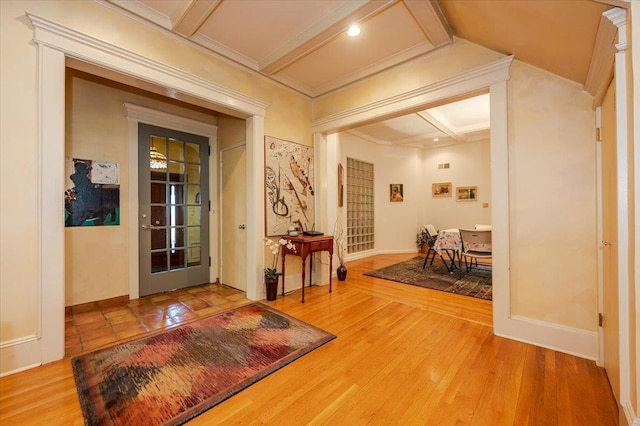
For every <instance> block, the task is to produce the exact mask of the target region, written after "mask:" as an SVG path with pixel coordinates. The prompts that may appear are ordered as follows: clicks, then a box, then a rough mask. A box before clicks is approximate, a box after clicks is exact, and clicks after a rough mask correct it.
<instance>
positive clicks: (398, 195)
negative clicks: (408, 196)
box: [389, 183, 404, 202]
mask: <svg viewBox="0 0 640 426" xmlns="http://www.w3.org/2000/svg"><path fill="white" fill-rule="evenodd" d="M389 200H390V201H392V202H402V201H404V192H403V188H402V184H401V183H392V184H391V185H389Z"/></svg>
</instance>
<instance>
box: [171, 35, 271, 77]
mask: <svg viewBox="0 0 640 426" xmlns="http://www.w3.org/2000/svg"><path fill="white" fill-rule="evenodd" d="M182 40H184V38H183V39H182ZM189 40H191V41H192V42H193V43H195V44H197V45H198V46H201V47H203V48H204V49H205V51H207V50H208V51H209V52H208V53H209V54H210V55H211V54H213V53H216V54H218V55H220V56H221V57H224V58H227V59H230V60H231V61H233V62H236V63H238V64H240V65H244V66H245V67H247V68H249V69H251V70H252V71H256V72H259V71H258V62H257V61H254V60H253V59H251V58H248V57H246V56H245V55H243V54H242V53H239V52H237V51H235V50H233V49H229V48H228V47H227V46H225V45H224V44H221V43H218V42H217V41H215V40H211V39H210V38H209V37H207V36H204V35H202V34H194V35H193V36H192V37H191V38H190V39H189Z"/></svg>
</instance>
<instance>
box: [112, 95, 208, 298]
mask: <svg viewBox="0 0 640 426" xmlns="http://www.w3.org/2000/svg"><path fill="white" fill-rule="evenodd" d="M124 108H125V111H126V115H127V121H128V122H129V164H130V165H131V166H130V170H131V168H132V165H134V164H138V124H139V123H145V124H151V125H154V126H158V127H162V128H165V129H171V130H178V131H181V132H185V133H191V134H193V135H199V136H204V137H206V138H209V146H210V147H211V155H210V156H209V199H210V200H215V199H216V198H217V195H216V191H217V187H216V186H215V184H216V182H215V179H216V176H215V170H216V169H215V167H216V166H217V162H216V152H217V149H216V147H217V143H218V141H217V130H218V126H215V125H213V124H209V123H203V122H201V121H197V120H192V119H190V118H185V117H180V116H178V115H174V114H168V113H166V112H161V111H157V110H154V109H151V108H145V107H142V106H139V105H134V104H131V103H128V102H125V103H124ZM138 207H139V205H138V174H137V173H129V298H130V299H137V298H138V297H140V262H139V253H138V252H139V248H140V241H139V234H138V229H139V227H140V223H139V222H140V216H139V208H138ZM203 207H206V206H203ZM215 213H216V212H215V209H211V211H209V255H210V256H211V265H210V266H209V282H214V280H215V278H216V275H215V271H216V270H217V266H216V265H217V259H218V253H217V251H216V249H217V244H215V242H216V241H217V239H218V233H217V226H215V225H214V224H215V223H217V219H216V214H215ZM203 261H206V259H204V260H203Z"/></svg>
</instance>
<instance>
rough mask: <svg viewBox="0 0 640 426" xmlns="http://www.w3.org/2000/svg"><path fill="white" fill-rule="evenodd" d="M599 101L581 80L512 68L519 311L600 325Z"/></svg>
mask: <svg viewBox="0 0 640 426" xmlns="http://www.w3.org/2000/svg"><path fill="white" fill-rule="evenodd" d="M591 101H592V99H591V96H590V95H589V94H588V93H586V92H585V91H583V89H582V87H580V86H579V85H578V84H576V83H573V82H570V81H568V80H565V79H563V78H560V77H557V76H555V75H553V74H550V73H548V72H546V71H542V70H540V69H538V68H534V67H532V66H528V65H525V64H523V63H521V62H514V64H513V66H512V67H511V80H510V81H509V151H510V159H509V169H510V178H509V186H510V197H511V202H510V204H511V208H510V210H511V253H510V256H511V312H512V314H514V315H520V316H524V317H528V318H533V319H537V320H541V321H545V322H550V323H556V324H562V325H566V326H570V327H575V328H579V329H584V330H593V331H595V330H596V327H597V315H596V312H597V280H596V277H597V269H596V255H597V246H596V190H595V183H596V174H595V172H596V156H595V155H596V150H595V114H594V111H593V110H592V109H591Z"/></svg>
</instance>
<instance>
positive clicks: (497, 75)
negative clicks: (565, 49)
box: [311, 56, 514, 133]
mask: <svg viewBox="0 0 640 426" xmlns="http://www.w3.org/2000/svg"><path fill="white" fill-rule="evenodd" d="M513 59H514V57H513V56H507V57H505V58H502V59H499V60H497V61H493V62H491V63H488V64H486V65H482V66H479V67H476V68H474V69H471V70H469V71H466V72H463V73H460V74H457V75H454V76H452V77H449V78H447V79H444V80H441V81H437V82H435V83H431V84H428V85H426V86H423V87H420V88H418V89H415V90H411V91H408V92H404V93H401V94H399V95H396V96H392V97H389V98H386V99H383V100H381V101H376V102H372V103H370V104H367V105H363V106H360V107H356V108H352V109H350V110H346V111H341V112H339V113H336V114H331V115H328V116H326V117H322V118H319V119H316V120H314V121H313V122H312V124H311V130H312V132H313V133H322V132H328V131H336V130H338V131H340V130H346V129H347V128H349V127H350V126H352V125H354V124H358V123H362V122H366V121H372V120H379V119H382V118H386V117H387V116H389V114H393V113H394V112H395V111H398V110H403V111H410V110H414V111H415V110H419V109H420V108H421V107H424V106H427V105H429V104H432V103H435V102H437V101H440V100H443V99H447V98H451V97H452V96H455V95H456V94H458V95H459V94H464V93H470V92H473V91H477V90H481V89H484V88H487V87H489V86H491V85H492V84H495V83H499V82H502V81H507V80H509V69H510V66H511V63H512V62H513Z"/></svg>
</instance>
